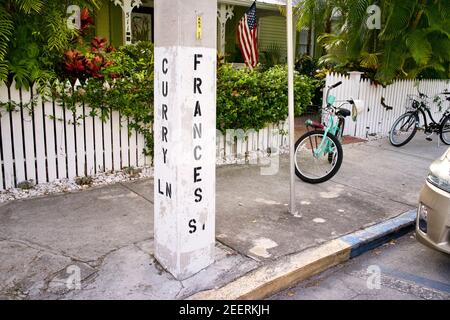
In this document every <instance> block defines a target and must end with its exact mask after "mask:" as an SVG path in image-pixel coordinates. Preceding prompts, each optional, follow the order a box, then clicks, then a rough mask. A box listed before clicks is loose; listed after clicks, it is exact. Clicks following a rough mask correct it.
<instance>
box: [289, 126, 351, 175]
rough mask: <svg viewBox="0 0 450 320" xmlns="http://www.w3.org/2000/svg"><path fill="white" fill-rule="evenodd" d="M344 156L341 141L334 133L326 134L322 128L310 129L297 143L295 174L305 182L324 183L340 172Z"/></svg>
mask: <svg viewBox="0 0 450 320" xmlns="http://www.w3.org/2000/svg"><path fill="white" fill-rule="evenodd" d="M322 142H323V143H322ZM320 149H322V150H320ZM330 154H331V162H330V161H328V159H329V157H330ZM343 158H344V152H343V150H342V146H341V143H340V142H339V141H338V139H337V138H336V137H335V136H334V135H332V134H330V133H329V134H327V136H325V132H324V131H322V130H315V131H310V132H308V133H306V134H304V135H303V136H302V137H300V139H298V140H297V143H296V144H295V174H296V175H297V177H299V178H300V179H301V180H303V181H305V182H308V183H312V184H316V183H322V182H325V181H327V180H329V179H331V178H332V177H333V176H334V175H335V174H336V173H337V172H338V170H339V168H340V167H341V164H342V159H343Z"/></svg>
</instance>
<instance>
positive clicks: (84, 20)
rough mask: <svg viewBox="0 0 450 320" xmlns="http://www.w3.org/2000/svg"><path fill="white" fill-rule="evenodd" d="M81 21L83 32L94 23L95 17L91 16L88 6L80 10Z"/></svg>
mask: <svg viewBox="0 0 450 320" xmlns="http://www.w3.org/2000/svg"><path fill="white" fill-rule="evenodd" d="M80 21H81V32H83V31H84V30H86V29H87V28H89V26H91V25H93V24H94V19H92V18H91V15H90V14H89V10H88V9H87V8H83V9H81V12H80Z"/></svg>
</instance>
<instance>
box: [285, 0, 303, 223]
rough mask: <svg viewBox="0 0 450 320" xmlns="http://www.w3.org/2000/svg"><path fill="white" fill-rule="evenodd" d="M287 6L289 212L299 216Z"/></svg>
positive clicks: (289, 1)
mask: <svg viewBox="0 0 450 320" xmlns="http://www.w3.org/2000/svg"><path fill="white" fill-rule="evenodd" d="M286 6H287V8H286V9H287V23H286V26H287V60H288V109H289V158H290V161H289V162H290V176H289V177H290V200H289V212H290V213H291V214H292V215H293V216H295V217H301V215H300V214H299V212H298V211H297V208H296V206H295V162H294V159H295V154H294V153H295V147H294V145H295V120H294V39H293V22H292V20H293V19H292V0H287V1H286Z"/></svg>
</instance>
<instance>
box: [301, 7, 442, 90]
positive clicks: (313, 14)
mask: <svg viewBox="0 0 450 320" xmlns="http://www.w3.org/2000/svg"><path fill="white" fill-rule="evenodd" d="M313 3H315V4H317V6H318V8H319V9H320V8H327V9H326V10H322V9H320V10H319V9H318V8H315V7H314V6H313ZM372 4H373V3H372V2H371V1H369V0H333V1H332V0H320V1H313V0H302V1H300V2H299V4H298V5H297V10H298V11H297V13H298V14H299V20H298V21H299V24H298V27H299V28H304V27H309V26H310V25H311V21H313V22H314V26H316V34H317V35H318V41H319V42H320V43H321V44H322V45H323V47H324V49H325V50H326V55H324V56H323V57H322V58H321V62H322V63H325V64H326V63H331V64H333V65H334V66H335V69H337V70H342V71H348V70H359V71H363V72H365V73H366V74H367V75H368V76H369V77H371V78H373V79H374V80H376V81H378V82H381V83H382V84H387V83H389V82H391V81H393V80H394V79H396V78H416V77H419V78H420V77H424V76H433V77H435V78H448V77H449V76H450V54H449V52H450V0H409V1H404V0H379V1H376V2H375V4H377V5H378V6H379V7H380V8H381V13H382V16H381V17H382V18H381V22H382V28H381V30H376V29H373V30H370V29H368V27H367V25H366V21H367V18H368V17H369V15H368V13H367V9H368V7H369V5H372ZM330 10H331V12H332V13H331V15H330ZM324 15H325V16H329V17H331V19H330V20H327V19H324ZM311 19H313V20H311ZM330 21H331V22H332V24H331V28H327V26H330ZM317 24H319V27H317ZM327 29H328V30H327ZM318 30H325V31H318ZM317 31H318V32H317Z"/></svg>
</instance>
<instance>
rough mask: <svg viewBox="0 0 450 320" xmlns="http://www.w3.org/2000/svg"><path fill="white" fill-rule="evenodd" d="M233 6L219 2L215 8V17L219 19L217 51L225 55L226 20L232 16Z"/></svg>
mask: <svg viewBox="0 0 450 320" xmlns="http://www.w3.org/2000/svg"><path fill="white" fill-rule="evenodd" d="M233 10H234V6H232V5H229V4H223V3H222V4H219V7H218V8H217V19H218V20H219V53H220V54H221V55H225V43H226V41H225V30H226V25H227V21H228V20H229V19H231V18H232V17H233V16H234V12H233Z"/></svg>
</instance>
